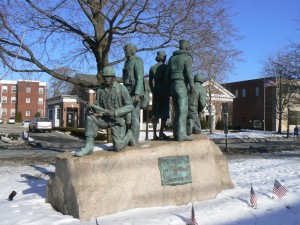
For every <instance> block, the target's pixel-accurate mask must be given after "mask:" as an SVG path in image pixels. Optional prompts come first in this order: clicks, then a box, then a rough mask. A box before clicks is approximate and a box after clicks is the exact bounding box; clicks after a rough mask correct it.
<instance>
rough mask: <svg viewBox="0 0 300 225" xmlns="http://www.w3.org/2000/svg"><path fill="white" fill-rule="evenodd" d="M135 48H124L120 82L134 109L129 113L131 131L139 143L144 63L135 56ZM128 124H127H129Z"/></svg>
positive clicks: (126, 46)
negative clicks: (124, 58) (126, 91)
mask: <svg viewBox="0 0 300 225" xmlns="http://www.w3.org/2000/svg"><path fill="white" fill-rule="evenodd" d="M136 51H137V48H136V46H135V45H134V44H132V43H129V44H127V45H125V47H124V53H125V57H126V58H127V59H126V61H125V64H124V68H123V75H122V80H123V84H124V86H125V87H126V88H127V90H128V92H129V94H130V96H131V98H132V101H133V106H134V109H133V111H132V113H131V122H130V123H131V130H132V134H133V136H134V138H135V142H136V143H138V142H139V134H140V120H139V119H140V106H141V98H142V97H143V96H144V63H143V60H142V59H141V58H140V57H138V56H136V55H135V53H136ZM130 123H129V122H128V123H127V124H130Z"/></svg>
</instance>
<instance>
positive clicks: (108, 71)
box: [102, 66, 116, 77]
mask: <svg viewBox="0 0 300 225" xmlns="http://www.w3.org/2000/svg"><path fill="white" fill-rule="evenodd" d="M102 76H103V77H115V76H116V75H115V69H114V67H113V66H106V67H104V68H103V70H102Z"/></svg>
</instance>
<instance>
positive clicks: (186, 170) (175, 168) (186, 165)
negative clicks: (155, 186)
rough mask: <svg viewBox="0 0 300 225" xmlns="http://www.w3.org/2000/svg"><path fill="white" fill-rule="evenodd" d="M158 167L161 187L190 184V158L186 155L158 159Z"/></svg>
mask: <svg viewBox="0 0 300 225" xmlns="http://www.w3.org/2000/svg"><path fill="white" fill-rule="evenodd" d="M158 166H159V170H160V175H161V184H162V185H163V186H164V185H172V186H175V185H182V184H187V183H192V175H191V168H190V158H189V156H188V155H182V156H170V157H161V158H158Z"/></svg>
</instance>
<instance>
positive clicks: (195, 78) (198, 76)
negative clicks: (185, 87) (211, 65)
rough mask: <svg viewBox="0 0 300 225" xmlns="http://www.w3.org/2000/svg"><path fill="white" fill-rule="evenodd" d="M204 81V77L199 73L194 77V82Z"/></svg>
mask: <svg viewBox="0 0 300 225" xmlns="http://www.w3.org/2000/svg"><path fill="white" fill-rule="evenodd" d="M204 81H205V78H204V76H203V74H200V73H199V74H197V75H196V76H195V77H194V82H199V83H204Z"/></svg>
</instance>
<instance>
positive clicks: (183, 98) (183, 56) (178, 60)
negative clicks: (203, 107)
mask: <svg viewBox="0 0 300 225" xmlns="http://www.w3.org/2000/svg"><path fill="white" fill-rule="evenodd" d="M179 49H180V50H178V51H175V52H173V55H172V57H171V58H170V59H169V63H168V81H169V83H170V88H171V96H172V101H173V106H174V112H175V117H174V124H173V135H174V139H175V140H177V141H191V140H192V137H191V136H189V135H187V126H186V125H187V114H188V91H192V90H193V89H194V79H193V76H192V63H193V58H192V55H191V54H190V53H189V52H188V50H189V42H188V41H186V40H181V41H180V42H179Z"/></svg>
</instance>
